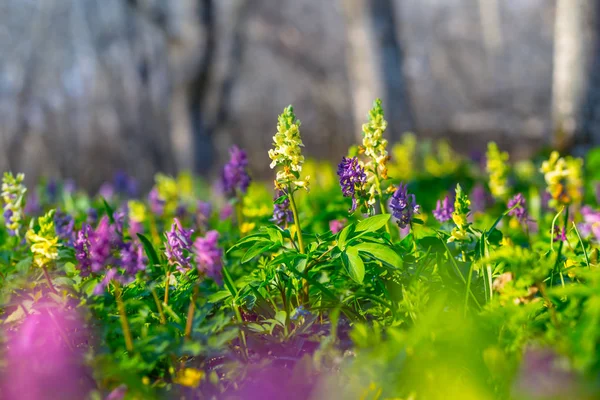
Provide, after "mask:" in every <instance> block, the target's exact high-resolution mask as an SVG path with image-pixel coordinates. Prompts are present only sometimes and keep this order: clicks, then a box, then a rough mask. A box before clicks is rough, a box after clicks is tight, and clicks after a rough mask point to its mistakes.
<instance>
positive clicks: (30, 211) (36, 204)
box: [23, 191, 42, 216]
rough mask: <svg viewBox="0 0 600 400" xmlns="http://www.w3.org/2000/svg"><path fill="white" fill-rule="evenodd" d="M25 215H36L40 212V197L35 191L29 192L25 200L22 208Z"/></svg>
mask: <svg viewBox="0 0 600 400" xmlns="http://www.w3.org/2000/svg"><path fill="white" fill-rule="evenodd" d="M23 211H24V212H25V215H29V216H37V215H40V214H41V213H42V206H41V205H40V198H39V196H38V195H37V193H36V192H35V191H34V192H31V193H30V194H29V196H28V197H27V201H26V202H25V209H24V210H23Z"/></svg>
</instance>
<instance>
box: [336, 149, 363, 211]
mask: <svg viewBox="0 0 600 400" xmlns="http://www.w3.org/2000/svg"><path fill="white" fill-rule="evenodd" d="M337 175H338V177H339V179H340V186H341V188H342V194H343V195H344V197H351V198H352V207H351V208H350V210H349V212H354V211H355V210H356V207H357V205H358V204H357V199H356V190H357V189H359V190H361V189H362V187H363V186H364V185H365V183H366V182H367V174H366V173H365V169H364V168H363V167H362V166H361V165H360V163H359V162H358V157H351V158H350V157H343V158H342V162H341V163H339V165H338V170H337Z"/></svg>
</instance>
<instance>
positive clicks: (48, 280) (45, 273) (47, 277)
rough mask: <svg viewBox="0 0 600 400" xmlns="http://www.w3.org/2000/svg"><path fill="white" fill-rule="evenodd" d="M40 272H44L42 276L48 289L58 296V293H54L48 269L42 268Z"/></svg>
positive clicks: (54, 289)
mask: <svg viewBox="0 0 600 400" xmlns="http://www.w3.org/2000/svg"><path fill="white" fill-rule="evenodd" d="M42 270H43V271H44V276H45V277H46V282H47V283H48V287H49V288H50V290H51V291H52V293H54V294H58V292H57V291H56V288H55V287H54V285H53V284H52V279H50V274H49V273H48V269H47V268H46V266H43V267H42Z"/></svg>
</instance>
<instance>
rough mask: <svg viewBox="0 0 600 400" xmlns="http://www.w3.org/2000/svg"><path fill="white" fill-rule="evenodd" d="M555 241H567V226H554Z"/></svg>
mask: <svg viewBox="0 0 600 400" xmlns="http://www.w3.org/2000/svg"><path fill="white" fill-rule="evenodd" d="M552 240H553V241H554V242H560V241H561V240H562V241H563V242H566V241H567V230H566V229H565V228H562V229H561V228H559V227H558V226H555V227H554V238H552Z"/></svg>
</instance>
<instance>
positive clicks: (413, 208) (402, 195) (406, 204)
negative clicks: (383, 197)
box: [390, 183, 421, 229]
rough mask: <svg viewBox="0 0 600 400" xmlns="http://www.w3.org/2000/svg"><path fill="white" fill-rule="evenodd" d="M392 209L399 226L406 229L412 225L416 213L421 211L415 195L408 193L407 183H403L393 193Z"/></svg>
mask: <svg viewBox="0 0 600 400" xmlns="http://www.w3.org/2000/svg"><path fill="white" fill-rule="evenodd" d="M390 209H391V211H392V215H393V216H394V218H396V220H397V221H396V222H397V223H398V226H399V227H400V228H402V229H404V228H406V227H407V226H410V225H411V223H412V220H413V217H414V215H415V214H418V213H419V212H420V209H421V207H420V206H419V205H418V204H417V203H416V200H415V195H414V194H408V191H407V187H406V185H403V184H402V183H401V184H400V185H399V186H398V189H396V191H395V192H394V194H393V195H392V199H391V201H390Z"/></svg>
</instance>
